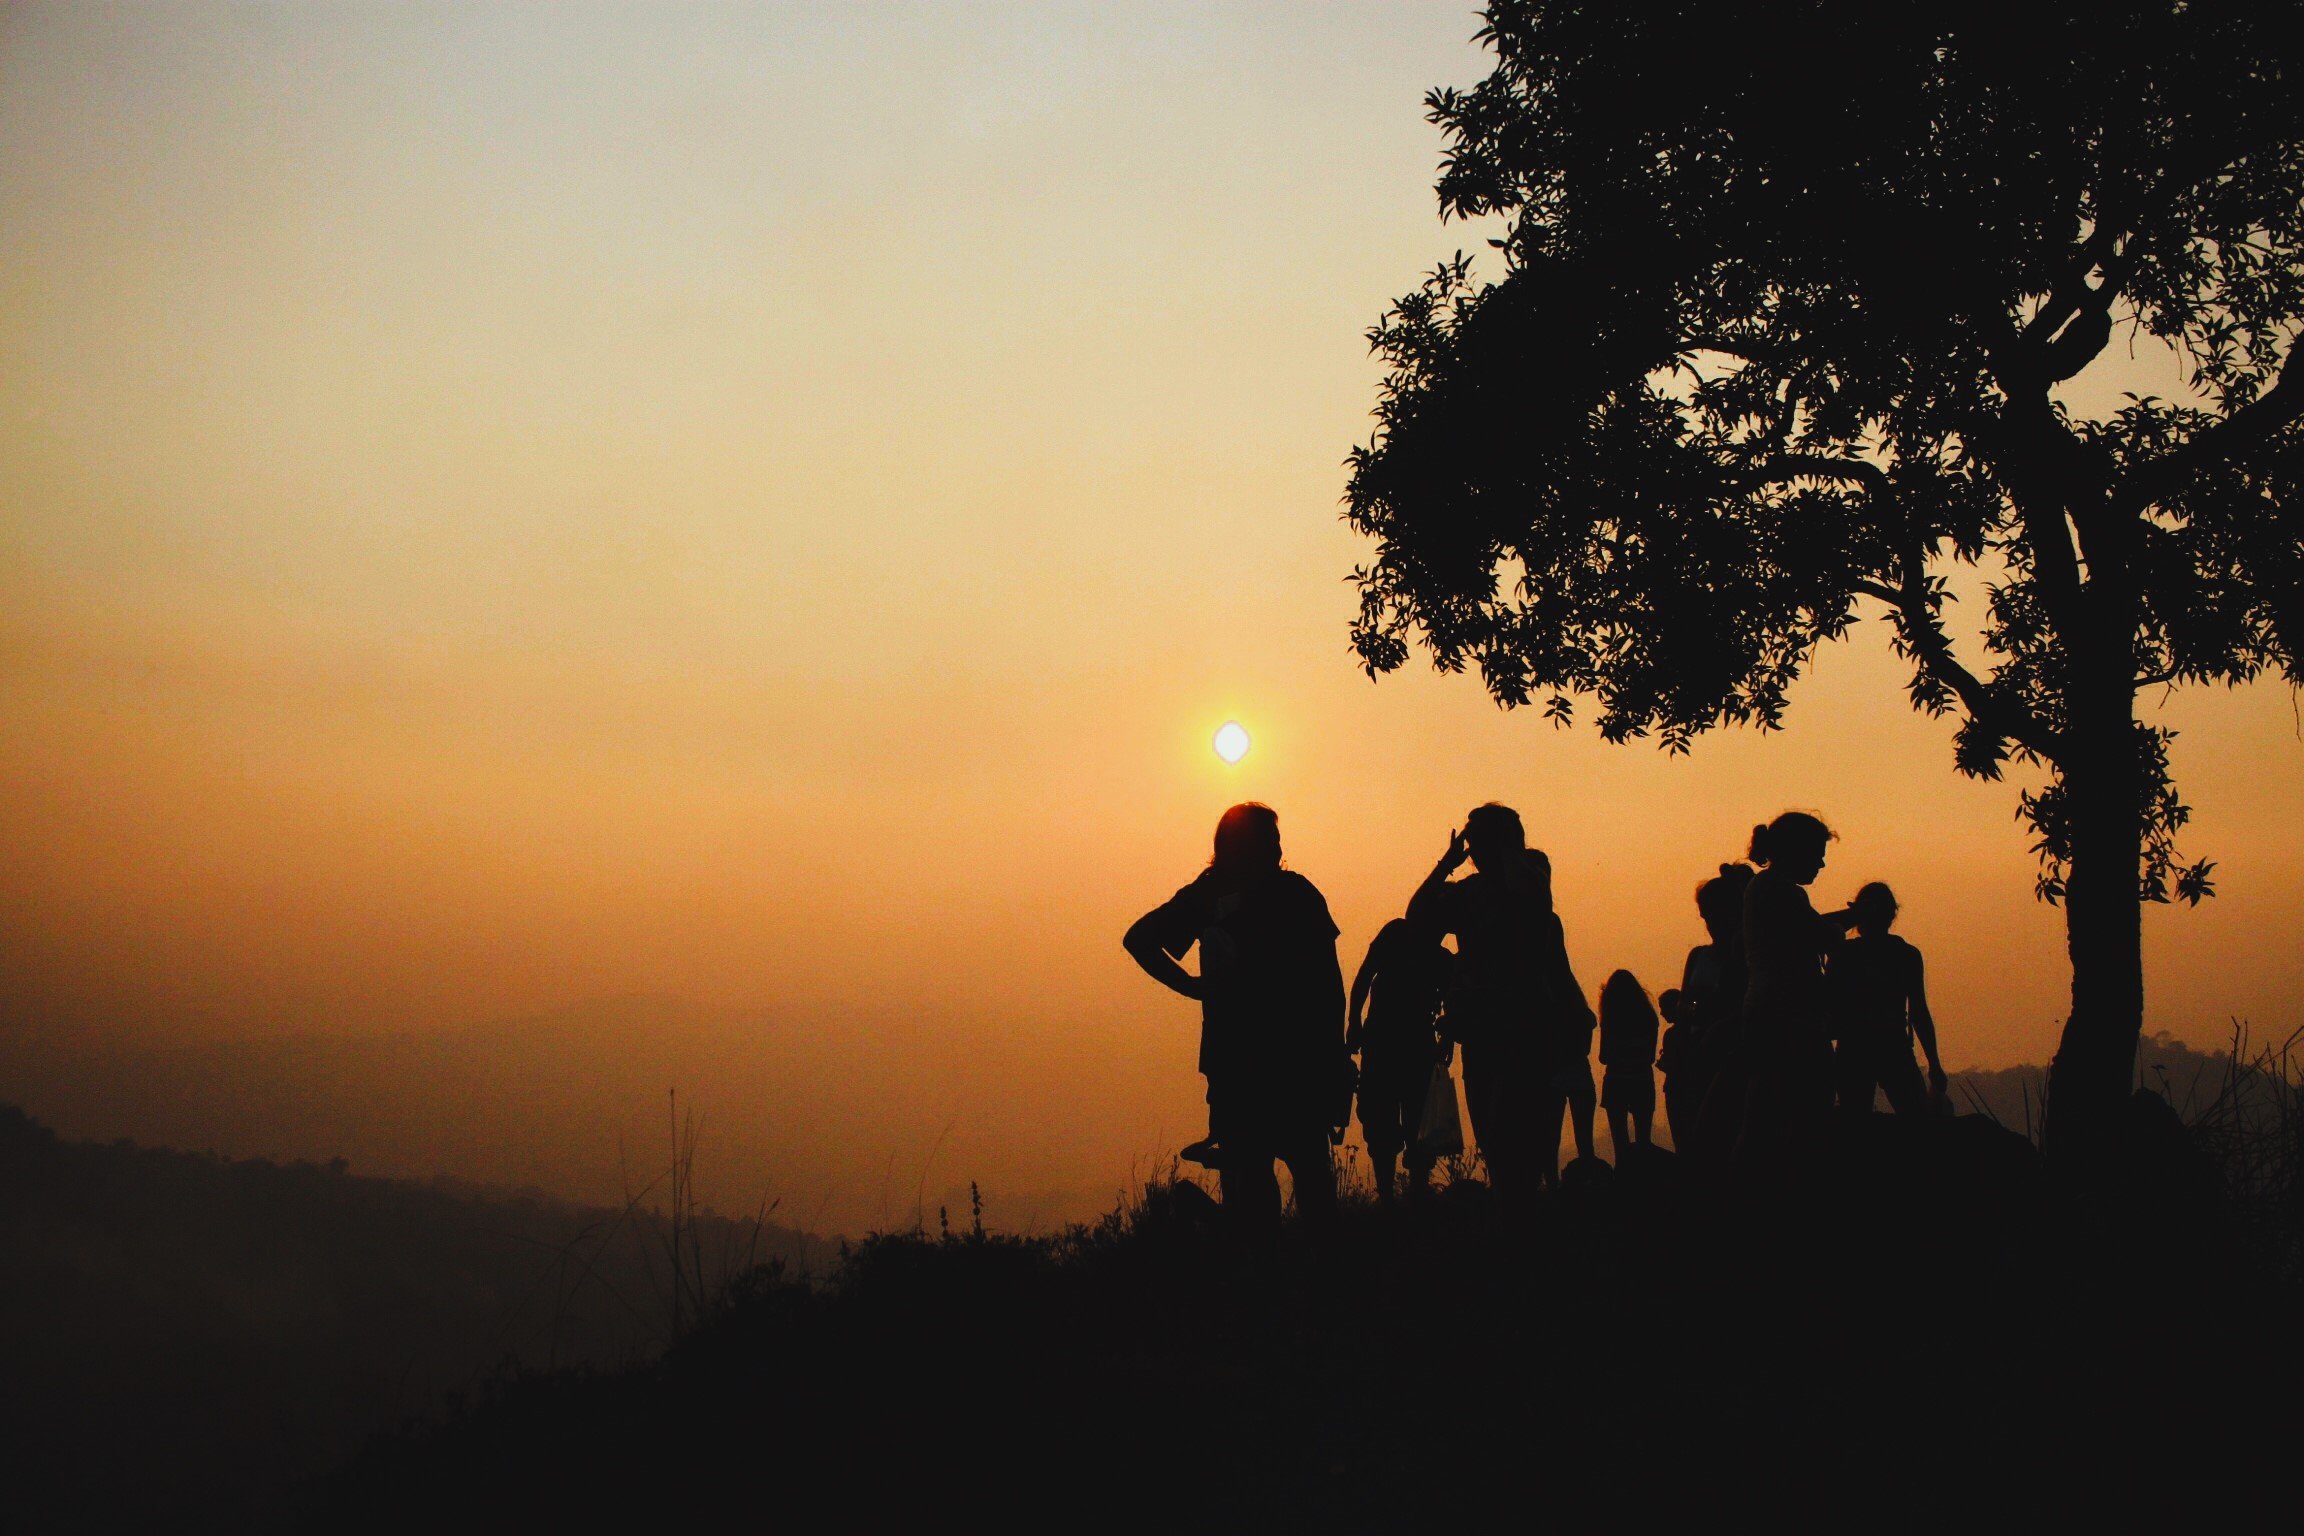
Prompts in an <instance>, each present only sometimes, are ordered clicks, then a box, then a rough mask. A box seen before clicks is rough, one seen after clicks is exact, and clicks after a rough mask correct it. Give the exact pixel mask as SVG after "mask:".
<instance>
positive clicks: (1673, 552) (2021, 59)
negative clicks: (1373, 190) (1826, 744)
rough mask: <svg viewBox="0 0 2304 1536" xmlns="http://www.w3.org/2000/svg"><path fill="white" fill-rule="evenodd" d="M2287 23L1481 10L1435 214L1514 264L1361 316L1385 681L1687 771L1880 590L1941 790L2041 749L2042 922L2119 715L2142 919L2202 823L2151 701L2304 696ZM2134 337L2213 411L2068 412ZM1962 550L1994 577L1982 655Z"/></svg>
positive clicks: (1455, 275)
mask: <svg viewBox="0 0 2304 1536" xmlns="http://www.w3.org/2000/svg"><path fill="white" fill-rule="evenodd" d="M2298 19H2299V16H2298V8H2297V7H2294V6H2291V5H2273V6H2257V5H2234V4H2199V3H2195V4H2178V3H2166V0H2163V3H2159V4H2118V3H2110V4H2090V5H2078V4H2053V3H2051V4H2031V5H2016V6H2007V5H2002V6H1997V7H1993V8H1990V9H1985V8H1982V7H1973V8H1971V7H1963V6H1958V5H1950V6H1874V5H1857V4H1820V3H1806V4H1801V3H1775V4H1741V5H1738V4H1722V3H1710V4H1701V5H1696V4H1656V5H1642V6H1619V5H1600V4H1565V3H1540V0H1502V3H1498V4H1496V5H1494V6H1492V7H1491V8H1490V9H1489V10H1488V12H1487V13H1486V22H1487V24H1486V26H1485V28H1484V29H1483V31H1482V33H1481V39H1482V41H1483V42H1484V43H1485V44H1486V45H1487V46H1488V47H1489V48H1490V49H1491V50H1492V51H1493V53H1494V55H1495V58H1496V65H1495V68H1494V71H1493V72H1492V73H1491V74H1490V75H1489V76H1488V78H1487V79H1485V80H1484V81H1482V82H1481V83H1480V84H1479V85H1478V86H1476V87H1474V88H1473V89H1471V90H1469V91H1462V92H1459V91H1454V90H1440V91H1435V92H1433V93H1432V94H1431V95H1430V96H1429V97H1427V99H1426V105H1427V107H1428V109H1429V115H1430V118H1431V120H1432V121H1433V122H1434V123H1436V124H1438V125H1439V126H1440V128H1441V129H1442V130H1443V131H1444V133H1445V135H1446V140H1447V152H1446V156H1445V159H1444V162H1443V169H1442V174H1441V177H1440V182H1439V195H1440V202H1441V207H1442V210H1443V213H1444V215H1449V216H1456V217H1462V218H1467V219H1469V218H1474V217H1479V216H1483V215H1491V214H1494V215H1501V216H1502V217H1503V218H1504V220H1505V221H1506V229H1507V233H1506V234H1505V236H1504V238H1502V239H1501V240H1498V241H1494V242H1491V243H1492V244H1495V245H1497V246H1498V247H1500V248H1501V250H1502V253H1503V263H1504V276H1503V277H1502V279H1501V280H1500V281H1498V282H1494V283H1486V282H1481V281H1477V280H1476V279H1475V278H1474V276H1473V273H1472V268H1471V264H1470V262H1469V260H1468V259H1467V258H1465V257H1464V256H1462V255H1461V254H1460V255H1458V256H1457V258H1456V259H1455V260H1453V261H1450V262H1447V263H1445V264H1443V265H1442V266H1441V267H1440V268H1439V269H1438V270H1437V271H1435V272H1434V273H1433V274H1432V275H1431V277H1430V278H1429V279H1427V280H1426V281H1425V283H1424V284H1423V285H1422V286H1421V287H1420V288H1419V289H1418V290H1417V291H1416V292H1414V293H1412V294H1410V295H1408V296H1407V297H1405V298H1403V299H1401V300H1400V301H1399V302H1398V303H1397V304H1395V305H1394V306H1393V307H1392V309H1391V310H1390V311H1389V312H1388V313H1387V314H1386V315H1385V316H1384V318H1383V320H1382V321H1381V322H1380V323H1379V324H1378V325H1377V326H1376V327H1375V329H1374V330H1373V331H1372V332H1371V333H1370V340H1371V343H1372V345H1373V347H1374V349H1375V351H1376V352H1377V353H1378V354H1379V355H1380V356H1381V357H1382V358H1383V360H1384V361H1385V363H1386V364H1387V365H1388V370H1389V372H1388V377H1387V379H1386V381H1385V383H1384V386H1383V392H1382V396H1381V399H1380V402H1379V406H1378V410H1377V417H1378V427H1377V431H1376V433H1375V436H1374V438H1373V440H1372V441H1371V442H1370V443H1369V444H1368V445H1367V446H1365V447H1362V448H1359V449H1356V450H1355V451H1354V453H1353V454H1352V456H1351V460H1350V467H1351V480H1350V489H1349V492H1348V497H1347V500H1348V508H1349V510H1348V516H1349V518H1350V521H1351V523H1352V524H1353V526H1354V527H1355V528H1357V529H1358V530H1360V531H1362V532H1364V533H1366V534H1369V535H1371V536H1373V538H1374V539H1375V540H1376V553H1375V556H1374V559H1373V560H1372V562H1371V563H1370V564H1368V565H1367V566H1366V567H1364V568H1363V569H1361V570H1359V571H1356V572H1355V573H1354V578H1355V580H1356V581H1357V582H1358V584H1359V587H1360V594H1361V612H1360V617H1359V621H1358V623H1357V625H1356V626H1355V630H1354V636H1353V639H1354V643H1355V646H1356V648H1357V650H1358V652H1359V654H1360V656H1361V658H1362V660H1363V662H1364V664H1365V665H1366V667H1367V668H1368V670H1369V671H1370V673H1371V674H1374V673H1378V672H1384V671H1389V670H1391V669H1394V668H1397V667H1399V666H1400V665H1402V664H1403V663H1404V662H1405V661H1406V660H1407V658H1408V655H1409V653H1410V642H1411V640H1420V641H1421V643H1422V644H1423V645H1424V647H1425V648H1426V649H1428V651H1429V653H1430V654H1431V657H1432V659H1433V661H1434V662H1435V663H1436V664H1437V665H1438V666H1439V667H1441V668H1442V669H1444V670H1451V671H1453V670H1459V669H1462V668H1464V667H1466V666H1468V665H1470V666H1477V667H1478V669H1479V672H1480V675H1481V677H1482V679H1483V680H1484V682H1485V683H1486V685H1487V687H1488V690H1489V691H1490V693H1491V694H1493V695H1494V697H1495V698H1496V699H1497V700H1499V701H1500V702H1502V703H1504V704H1506V705H1508V706H1510V705H1520V704H1526V703H1529V702H1531V701H1532V700H1534V699H1536V698H1537V697H1538V696H1543V697H1544V700H1545V703H1544V708H1545V710H1546V712H1547V713H1548V714H1549V715H1551V716H1552V717H1553V718H1554V719H1555V720H1556V721H1561V722H1565V721H1567V720H1568V719H1570V718H1571V716H1572V713H1573V710H1574V703H1573V699H1574V697H1575V696H1576V695H1588V696H1590V697H1591V698H1593V699H1595V700H1596V701H1597V703H1598V706H1599V728H1600V730H1601V732H1602V734H1603V735H1604V736H1606V737H1608V738H1609V739H1611V740H1623V739H1626V738H1630V737H1638V736H1645V735H1649V734H1654V735H1656V736H1658V737H1660V739H1661V741H1662V743H1663V745H1664V746H1665V747H1667V748H1668V749H1670V750H1673V751H1683V750H1685V749H1686V748H1687V746H1688V743H1689V740H1690V738H1691V737H1692V736H1694V735H1695V734H1696V733H1698V732H1701V731H1703V730H1706V729H1708V728H1710V727H1712V726H1715V725H1719V724H1723V723H1730V722H1737V723H1753V724H1757V725H1759V726H1761V727H1763V728H1772V727H1774V726H1776V725H1778V724H1779V723H1780V721H1781V720H1782V717H1783V714H1784V708H1785V694H1786V690H1787V689H1788V687H1789V686H1790V685H1791V683H1792V682H1793V680H1794V679H1795V678H1796V677H1797V676H1798V675H1799V673H1800V670H1801V668H1802V666H1803V665H1804V664H1805V663H1806V661H1807V659H1808V658H1809V656H1810V655H1811V654H1812V653H1813V651H1814V650H1815V648H1816V646H1817V645H1818V644H1819V643H1820V642H1822V641H1825V640H1830V639H1834V638H1837V637H1839V636H1841V635H1842V634H1843V633H1845V632H1846V631H1847V629H1848V628H1849V626H1850V624H1851V623H1852V622H1853V621H1854V617H1855V611H1856V600H1857V599H1858V598H1870V599H1874V600H1876V601H1878V602H1879V603H1881V604H1884V605H1886V608H1887V613H1888V616H1889V618H1890V621H1891V623H1892V625H1893V627H1894V631H1895V636H1896V644H1897V647H1898V649H1899V651H1900V653H1901V654H1903V655H1904V656H1905V657H1907V658H1908V659H1909V660H1910V661H1911V662H1912V664H1913V672H1912V684H1911V692H1912V698H1913V701H1914V703H1915V704H1916V705H1918V706H1919V707H1920V708H1922V709H1924V710H1927V711H1929V712H1930V713H1932V714H1943V713H1948V712H1949V713H1956V714H1957V715H1959V716H1960V717H1961V725H1960V728H1959V732H1958V736H1957V745H1956V760H1957V764H1958V766H1959V768H1960V769H1961V770H1962V771H1963V772H1966V773H1969V774H1973V775H1978V776H1982V777H1987V778H1990V777H1997V776H1998V774H1999V772H2000V770H2001V768H2002V766H2003V765H2004V764H2005V763H2006V762H2008V761H2009V760H2010V759H2011V758H2012V757H2013V758H2018V759H2021V760H2025V761H2028V762H2033V763H2040V764H2045V765H2048V766H2049V767H2050V768H2051V769H2052V770H2054V772H2053V774H2052V777H2051V780H2050V784H2049V787H2048V788H2047V789H2046V790H2045V791H2044V792H2042V793H2041V794H2039V795H2037V796H2027V797H2026V799H2025V802H2024V803H2025V811H2026V813H2027V815H2028V816H2029V817H2030V818H2031V820H2032V822H2033V824H2034V826H2035V828H2036V830H2037V832H2038V835H2039V844H2038V846H2039V851H2040V852H2041V854H2042V857H2043V861H2044V865H2045V870H2044V873H2043V877H2042V892H2043V894H2044V895H2047V896H2048V897H2050V898H2051V899H2053V898H2055V897H2056V896H2057V895H2059V894H2060V892H2061V889H2062V887H2061V878H2062V871H2063V869H2064V861H2065V859H2066V858H2067V856H2068V853H2069V835H2070V834H2069V818H2068V809H2069V807H2068V793H2069V791H2068V781H2069V779H2070V777H2071V770H2072V768H2073V765H2074V764H2075V763H2085V762H2087V761H2088V760H2089V758H2090V754H2091V753H2097V754H2098V755H2102V754H2101V751H2100V749H2101V748H2102V745H2103V739H2102V738H2101V737H2100V736H2099V737H2091V736H2090V734H2089V732H2090V729H2091V727H2090V725H2089V720H2090V718H2091V717H2090V716H2089V714H2088V709H2087V704H2088V701H2089V700H2090V699H2091V698H2096V697H2100V696H2101V695H2102V694H2103V693H2104V690H2105V688H2106V687H2116V688H2117V690H2118V693H2119V698H2120V699H2121V700H2122V701H2123V706H2122V709H2121V711H2120V719H2119V730H2120V732H2121V741H2120V744H2119V745H2118V746H2117V747H2116V748H2115V750H2114V752H2113V754H2112V755H2114V756H2117V755H2119V752H2120V751H2121V750H2126V751H2128V752H2132V753H2133V758H2132V762H2133V766H2134V768H2135V770H2136V773H2137V775H2138V779H2137V782H2138V787H2139V794H2138V800H2139V803H2140V806H2141V815H2142V819H2143V827H2142V832H2143V837H2144V852H2145V857H2144V861H2143V879H2144V894H2146V895H2148V896H2153V897H2156V898H2164V896H2165V894H2166V891H2167V884H2168V879H2169V876H2170V874H2171V871H2172V869H2173V865H2172V860H2173V857H2174V856H2173V843H2172V839H2173V837H2174V834H2175V831H2176V829H2177V828H2178V827H2179V826H2180V825H2181V824H2182V822H2183V819H2184V808H2183V806H2182V804H2181V803H2180V801H2179V800H2178V799H2177V797H2176V794H2175V791H2174V789H2173V788H2172V786H2171V785H2170V783H2169V780H2168V775H2167V751H2166V748H2167V733H2165V732H2164V731H2158V730H2154V729H2152V728H2149V727H2146V726H2143V725H2139V724H2137V723H2136V722H2135V720H2134V714H2133V708H2132V699H2133V694H2134V693H2135V691H2136V690H2137V689H2138V688H2141V687H2146V686H2152V685H2156V684H2160V683H2166V682H2178V681H2204V680H2210V679H2221V680H2227V681H2239V680H2244V679H2247V678H2251V677H2254V676H2256V675H2258V674H2259V673H2261V672H2263V671H2265V670H2267V669H2274V670H2277V671H2279V672H2281V673H2283V674H2284V675H2285V676H2286V677H2287V678H2288V679H2289V681H2290V682H2291V683H2293V682H2296V681H2298V680H2299V678H2304V671H2300V670H2299V663H2298V654H2299V649H2298V648H2299V644H2300V643H2304V603H2300V594H2304V539H2300V536H2299V525H2298V521H2297V517H2296V492H2297V481H2298V478H2299V473H2300V471H2304V453H2300V450H2299V438H2298V432H2297V430H2296V429H2295V426H2294V423H2295V419H2296V416H2297V413H2298V399H2297V396H2298V391H2299V390H2300V389H2304V381H2298V380H2296V379H2295V378H2294V374H2295V373H2296V371H2297V370H2296V369H2294V368H2292V367H2290V366H2289V364H2288V363H2287V361H2286V359H2287V358H2289V357H2290V356H2292V355H2293V354H2292V352H2291V349H2290V348H2291V342H2292V340H2293V338H2294V336H2295V333H2296V329H2297V325H2298V320H2299V317H2300V315H2304V276H2300V274H2299V261H2298V257H2299V255H2300V246H2304V196H2300V193H2299V188H2300V187H2304V174H2300V171H2304V131H2300V124H2304V114H2300V103H2304V77H2300V73H2299V71H2298V69H2297V67H2296V64H2297V59H2296V53H2295V45H2294V44H2293V43H2292V42H2290V41H2289V34H2291V33H2294V32H2297V31H2300V30H2304V29H2300V28H2297V27H2294V26H2291V25H2290V23H2293V22H2295V21H2297V20H2298ZM2132 328H2134V329H2141V331H2142V332H2144V333H2145V334H2147V335H2149V336H2151V337H2155V338H2159V339H2160V340H2161V341H2164V342H2166V343H2169V344H2172V345H2174V346H2176V347H2178V348H2180V349H2182V352H2183V354H2184V356H2185V357H2186V359H2187V360H2188V367H2189V371H2190V374H2191V377H2192V380H2193V382H2194V385H2195V388H2196V392H2197V398H2196V400H2194V401H2192V402H2189V403H2172V402H2167V401H2162V400H2157V399H2135V398H2131V400H2130V402H2129V404H2128V405H2127V407H2126V408H2125V409H2124V410H2122V411H2120V412H2119V413H2118V414H2117V415H2116V416H2115V417H2114V418H2113V419H2111V420H2109V421H2102V422H2097V421H2089V420H2082V419H2077V418H2075V417H2074V416H2072V415H2071V414H2070V413H2069V412H2067V411H2066V410H2065V409H2064V408H2063V406H2061V405H2060V404H2059V403H2058V402H2057V401H2056V399H2055V397H2054V395H2053V393H2052V392H2053V389H2054V386H2055V385H2057V384H2058V383H2059V382H2061V381H2063V380H2065V379H2068V378H2070V377H2072V376H2073V375H2075V374H2077V373H2078V372H2079V371H2080V370H2081V369H2082V368H2083V367H2085V366H2086V365H2087V364H2088V363H2089V362H2090V361H2091V360H2092V359H2094V358H2095V357H2097V356H2098V355H2099V353H2101V352H2102V351H2103V350H2104V349H2105V347H2106V346H2107V344H2108V343H2110V342H2111V341H2112V340H2113V338H2114V337H2115V335H2116V334H2118V333H2121V332H2123V331H2127V330H2130V329H2132ZM1950 562H1965V563H1969V564H1972V565H1974V566H1976V567H1977V569H1978V572H1979V579H1980V580H1982V581H1983V583H1984V585H1985V587H1986V590H1987V592H1988V599H1987V603H1986V611H1985V612H1984V614H1983V615H1982V616H1981V622H1980V624H1979V625H1978V626H1977V627H1978V628H1980V630H1981V648H1982V652H1983V661H1982V664H1981V665H1980V666H1978V667H1976V668H1974V669H1972V668H1971V666H1970V664H1969V663H1968V662H1967V661H1964V660H1963V659H1962V658H1961V657H1960V656H1959V655H1958V654H1957V649H1958V647H1957V646H1956V645H1955V641H1954V637H1953V635H1952V633H1951V632H1950V631H1948V630H1947V628H1946V625H1945V617H1946V608H1947V604H1948V603H1949V601H1950V598H1949V594H1948V591H1947V586H1946V581H1945V574H1944V573H1945V570H1946V569H1947V566H1948V564H1949V563H1950ZM1971 643H1973V642H1971ZM2092 689H2093V690H2095V692H2094V693H2091V690H2092ZM2207 872H2208V866H2206V865H2196V866H2193V867H2192V868H2191V869H2189V870H2175V873H2177V875H2178V876H2179V890H2180V892H2181V893H2182V894H2185V895H2188V896H2190V897H2191V898H2192V899H2195V900H2196V899H2198V897H2199V895H2201V894H2203V893H2204V892H2205V891H2206V890H2207V888H2208V887H2207Z"/></svg>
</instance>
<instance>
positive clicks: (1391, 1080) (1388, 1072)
mask: <svg viewBox="0 0 2304 1536" xmlns="http://www.w3.org/2000/svg"><path fill="white" fill-rule="evenodd" d="M1454 958H1455V957H1454V956H1452V955H1450V954H1449V953H1448V951H1447V949H1446V947H1445V946H1443V945H1442V944H1441V943H1440V940H1439V938H1438V937H1437V936H1436V935H1433V934H1430V933H1425V932H1421V931H1419V930H1418V928H1417V927H1416V925H1415V924H1414V923H1411V922H1409V921H1408V920H1407V919H1406V918H1404V917H1396V918H1394V919H1392V921H1390V922H1388V923H1386V924H1385V925H1384V927H1383V928H1382V930H1380V931H1379V932H1378V933H1377V935H1376V939H1375V942H1373V943H1371V944H1370V945H1369V946H1368V956H1367V958H1366V959H1364V960H1362V961H1361V962H1360V971H1359V974H1358V975H1356V976H1354V977H1353V978H1352V1004H1351V1008H1350V1016H1351V1025H1350V1027H1349V1029H1348V1030H1347V1031H1346V1033H1345V1036H1344V1048H1345V1049H1346V1050H1348V1051H1351V1052H1354V1053H1355V1054H1357V1055H1358V1056H1359V1058H1360V1133H1361V1134H1362V1135H1363V1136H1365V1137H1366V1138H1367V1139H1368V1161H1369V1163H1370V1164H1371V1165H1372V1166H1373V1167H1374V1170H1375V1174H1376V1198H1377V1199H1378V1200H1379V1201H1385V1202H1389V1201H1390V1200H1391V1198H1392V1179H1393V1172H1394V1169H1395V1168H1396V1167H1397V1166H1398V1164H1399V1161H1400V1157H1401V1154H1402V1153H1403V1152H1405V1153H1406V1154H1407V1159H1408V1193H1409V1194H1410V1195H1423V1194H1426V1193H1428V1192H1429V1190H1430V1188H1431V1184H1430V1180H1431V1177H1432V1153H1431V1150H1430V1149H1429V1148H1428V1147H1424V1146H1421V1145H1420V1144H1419V1142H1418V1139H1417V1130H1418V1128H1419V1125H1420V1124H1421V1122H1422V1120H1423V1118H1424V1100H1425V1095H1426V1092H1427V1090H1428V1089H1429V1088H1430V1087H1431V1083H1432V1069H1433V1067H1434V1066H1436V1065H1438V1064H1440V1063H1441V1062H1442V1061H1443V1060H1444V1059H1445V1058H1444V1056H1443V1054H1442V1047H1441V1044H1440V1035H1439V1030H1438V1023H1439V1017H1440V1006H1441V1000H1442V999H1443V998H1444V997H1445V996H1446V994H1447V987H1448V967H1449V965H1450V964H1451V963H1452V961H1453V960H1454ZM1451 1091H1453V1090H1451Z"/></svg>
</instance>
